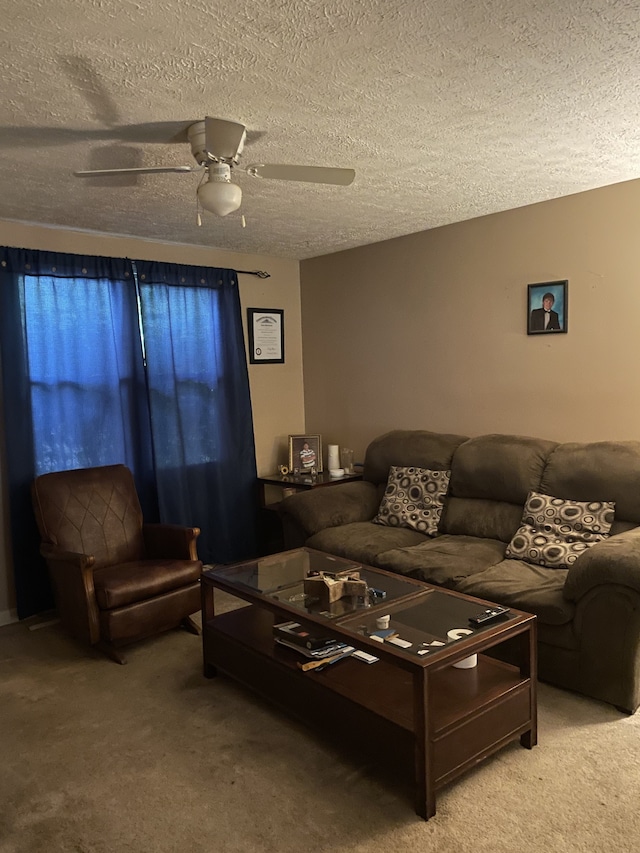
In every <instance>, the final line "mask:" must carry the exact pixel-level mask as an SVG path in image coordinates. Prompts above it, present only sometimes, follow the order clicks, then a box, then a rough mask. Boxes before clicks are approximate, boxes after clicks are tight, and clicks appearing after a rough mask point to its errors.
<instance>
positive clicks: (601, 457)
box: [537, 441, 640, 532]
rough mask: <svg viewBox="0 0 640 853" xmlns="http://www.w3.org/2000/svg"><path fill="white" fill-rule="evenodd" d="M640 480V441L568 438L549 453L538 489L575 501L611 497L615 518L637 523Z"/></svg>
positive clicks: (639, 515) (603, 499)
mask: <svg viewBox="0 0 640 853" xmlns="http://www.w3.org/2000/svg"><path fill="white" fill-rule="evenodd" d="M639 480H640V441H595V442H591V443H589V444H579V443H575V442H567V443H566V444H561V445H559V446H558V447H556V448H555V450H554V451H553V452H552V453H551V454H550V456H549V460H548V462H547V466H546V468H545V470H544V475H543V477H542V482H541V484H540V488H539V489H537V491H539V492H544V493H545V494H547V495H557V496H558V497H559V498H571V499H573V500H578V501H591V500H598V501H613V502H614V503H615V505H616V522H618V521H627V522H632V523H633V524H634V525H637V524H640V489H639V488H638V481H639ZM614 531H615V532H617V530H616V528H614Z"/></svg>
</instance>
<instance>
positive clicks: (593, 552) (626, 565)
mask: <svg viewBox="0 0 640 853" xmlns="http://www.w3.org/2000/svg"><path fill="white" fill-rule="evenodd" d="M608 585H616V586H626V587H629V588H630V589H633V590H635V591H636V592H640V527H634V528H633V529H632V530H626V531H625V532H624V533H617V534H616V535H615V536H611V537H609V538H608V539H604V540H603V541H602V542H598V544H597V545H593V546H592V547H591V548H589V549H588V550H587V551H585V552H584V554H582V555H581V556H580V557H579V558H578V559H577V560H576V562H575V563H574V564H573V565H572V566H571V568H570V569H569V572H568V574H567V579H566V581H565V584H564V590H563V595H564V597H565V598H566V599H568V600H569V601H578V599H580V598H582V597H583V596H584V595H586V593H588V592H589V591H590V590H592V589H594V588H595V587H597V586H608Z"/></svg>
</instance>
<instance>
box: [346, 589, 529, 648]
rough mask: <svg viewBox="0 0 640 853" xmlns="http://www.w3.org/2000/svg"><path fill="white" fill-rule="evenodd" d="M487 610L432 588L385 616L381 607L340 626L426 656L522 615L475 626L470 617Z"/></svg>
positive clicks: (396, 605)
mask: <svg viewBox="0 0 640 853" xmlns="http://www.w3.org/2000/svg"><path fill="white" fill-rule="evenodd" d="M486 606H487V607H488V606H489V604H488V603H487V605H486ZM484 609H485V607H483V604H482V603H479V602H477V601H468V600H467V599H466V598H462V597H461V596H458V595H456V594H455V593H450V592H446V591H444V590H433V589H432V590H429V591H426V592H425V593H424V594H423V595H420V596H418V597H416V598H413V599H411V600H409V601H400V602H395V603H393V602H392V603H391V606H390V607H389V609H388V611H387V612H386V613H385V611H384V609H380V608H378V609H377V610H376V612H375V613H358V614H351V615H349V616H348V617H346V618H344V619H341V620H340V625H341V626H344V627H346V628H349V629H350V630H352V631H354V630H355V631H356V632H358V633H361V634H364V635H368V636H371V635H372V634H376V633H380V634H384V636H385V637H386V636H389V637H390V638H392V639H399V640H402V641H404V642H405V643H408V645H407V646H402V645H399V646H398V647H399V648H403V649H404V650H406V651H407V652H413V653H417V654H420V655H425V654H426V653H427V652H428V651H435V650H436V649H438V648H442V646H443V645H447V644H449V643H452V642H457V641H460V640H464V639H466V638H467V637H469V636H471V635H473V634H478V633H482V632H483V631H487V630H488V629H489V628H493V627H495V626H497V625H505V624H507V623H508V622H510V621H515V620H517V619H518V618H519V616H520V615H521V614H520V613H519V612H518V611H516V612H515V613H514V612H513V611H509V612H507V613H505V614H504V615H502V616H500V617H498V618H497V619H495V620H493V621H491V622H487V623H485V624H483V625H481V626H474V625H472V624H471V623H470V622H469V620H470V618H471V617H474V616H477V615H478V614H479V613H481V612H482V611H483V610H484ZM381 614H384V615H388V616H389V619H388V624H386V623H385V627H384V629H381V628H380V625H379V623H378V621H377V620H379V619H380V618H381ZM394 635H395V637H394Z"/></svg>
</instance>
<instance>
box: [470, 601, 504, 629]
mask: <svg viewBox="0 0 640 853" xmlns="http://www.w3.org/2000/svg"><path fill="white" fill-rule="evenodd" d="M505 613H509V608H508V607H502V606H501V605H496V606H495V607H488V608H487V609H486V610H482V611H480V613H477V614H476V615H475V616H470V617H469V622H470V623H471V624H472V625H475V626H476V628H478V627H480V626H481V625H486V624H487V622H493V621H494V620H495V619H498V618H499V617H500V616H504V614H505Z"/></svg>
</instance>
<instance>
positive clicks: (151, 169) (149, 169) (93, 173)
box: [73, 166, 202, 178]
mask: <svg viewBox="0 0 640 853" xmlns="http://www.w3.org/2000/svg"><path fill="white" fill-rule="evenodd" d="M201 169H202V167H201V166H145V167H143V168H140V169H87V170H85V171H81V172H74V173H73V174H74V175H75V176H76V178H100V177H109V176H111V175H152V174H160V173H162V172H200V171H201Z"/></svg>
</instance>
